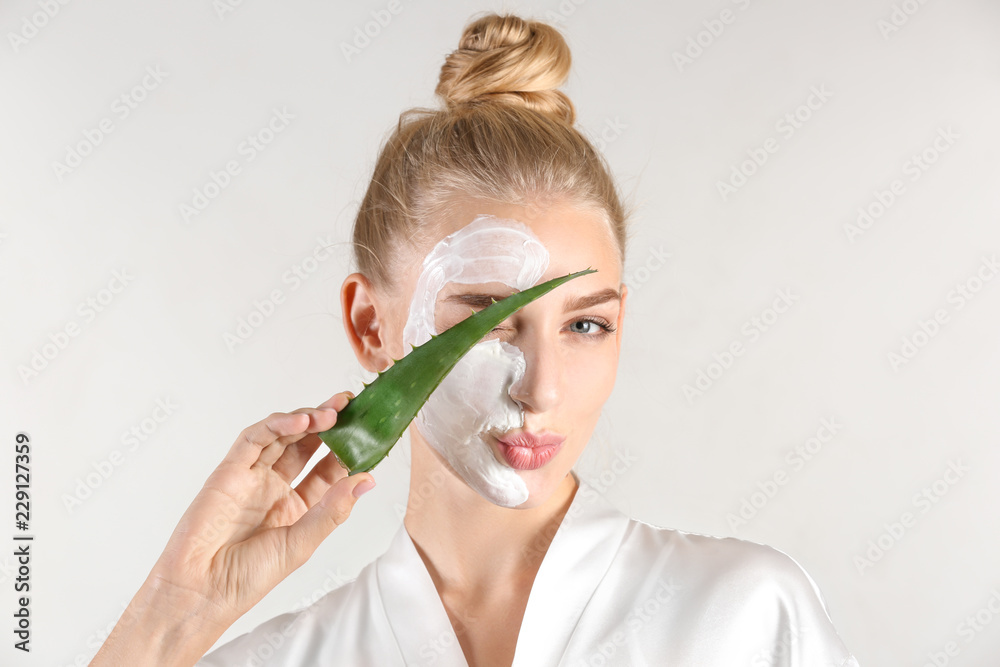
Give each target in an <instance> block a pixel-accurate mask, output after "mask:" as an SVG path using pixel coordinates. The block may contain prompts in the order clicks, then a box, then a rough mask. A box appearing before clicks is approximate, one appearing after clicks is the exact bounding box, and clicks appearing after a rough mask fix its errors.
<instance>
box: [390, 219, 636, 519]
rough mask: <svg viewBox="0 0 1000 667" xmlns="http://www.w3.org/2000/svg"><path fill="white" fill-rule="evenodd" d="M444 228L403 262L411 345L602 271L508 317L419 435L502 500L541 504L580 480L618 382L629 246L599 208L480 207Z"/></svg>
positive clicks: (427, 416) (415, 434) (434, 406)
mask: <svg viewBox="0 0 1000 667" xmlns="http://www.w3.org/2000/svg"><path fill="white" fill-rule="evenodd" d="M437 231H438V238H437V239H436V240H435V243H434V244H433V245H431V246H430V247H427V248H421V249H419V250H415V251H414V252H413V253H412V256H411V257H409V258H404V261H403V262H401V263H400V265H402V266H409V267H411V268H410V271H409V272H408V274H407V275H406V276H405V282H403V284H405V285H406V289H405V290H402V291H403V292H404V293H403V294H398V295H397V296H396V303H395V304H394V306H393V307H391V308H390V311H391V313H392V314H395V315H396V318H395V325H394V326H393V327H392V330H393V331H395V332H399V334H398V336H399V338H398V340H400V341H401V343H402V345H401V349H405V350H409V349H410V345H411V344H412V345H419V344H421V343H423V342H425V341H426V340H428V339H429V338H430V334H432V333H435V334H436V333H440V332H441V331H444V330H445V329H447V328H449V327H451V326H454V325H455V324H457V323H458V322H460V321H461V320H463V319H465V318H466V317H468V316H469V315H471V311H472V310H475V311H479V310H482V309H483V308H485V307H486V306H488V305H489V304H490V299H491V298H493V299H497V300H499V299H501V298H504V297H506V296H509V295H510V294H512V293H514V292H515V291H521V290H524V289H527V288H528V287H531V286H533V285H536V284H538V283H540V282H544V281H546V280H549V279H551V278H555V277H558V276H561V275H565V274H567V273H572V272H575V271H580V270H583V269H586V268H588V267H589V268H594V269H597V272H596V273H591V274H588V275H585V276H581V277H579V278H576V279H574V280H571V281H569V282H568V283H565V284H563V285H560V286H559V287H557V288H556V289H554V290H553V291H551V292H549V293H548V294H546V295H544V296H542V297H540V298H539V299H537V300H536V301H534V302H532V303H530V304H528V305H527V306H525V307H524V308H522V309H521V310H519V311H518V312H517V313H515V314H514V315H512V316H511V317H510V318H509V319H507V320H506V321H504V322H502V323H501V324H500V325H499V326H498V327H497V328H496V329H494V330H493V331H492V332H491V333H490V334H488V335H487V336H486V337H485V338H484V339H483V340H482V341H480V343H478V344H477V345H476V346H474V347H473V349H472V350H470V352H469V353H467V354H466V355H465V356H464V357H463V358H462V359H461V360H460V361H459V362H458V364H457V365H456V367H455V368H454V369H453V370H452V371H451V372H450V373H449V374H448V376H447V377H446V378H445V380H444V381H443V382H442V383H441V385H440V386H439V387H438V388H437V389H436V390H435V391H434V393H433V394H432V395H431V398H430V400H428V402H427V404H426V405H425V406H424V408H422V409H421V411H420V413H419V414H418V416H417V419H416V420H414V423H413V426H411V429H410V434H411V440H412V442H413V445H414V447H417V446H428V447H429V448H430V449H431V450H433V452H435V456H436V458H437V459H438V462H439V463H440V465H442V466H443V467H444V468H446V469H448V470H449V471H450V472H451V473H453V474H455V475H456V476H458V477H459V478H461V479H462V480H464V481H465V483H466V484H468V486H470V487H471V488H472V489H474V490H475V491H476V492H478V493H479V494H480V495H481V496H482V497H484V498H486V499H487V500H489V501H490V502H492V503H494V504H497V505H501V506H504V507H522V508H527V507H534V506H537V505H538V504H540V503H541V502H544V500H545V499H546V498H548V497H549V496H550V495H551V494H552V492H553V491H554V490H555V489H556V488H557V487H558V486H559V484H560V483H561V482H562V481H563V480H564V479H565V477H566V475H568V474H569V471H570V469H571V468H572V467H573V465H574V464H575V463H576V461H577V459H578V458H579V456H580V454H581V453H582V451H583V448H584V447H585V446H586V444H587V441H588V440H589V439H590V436H591V434H592V432H593V429H594V427H595V425H596V423H597V420H598V418H599V416H600V411H601V408H602V406H603V405H604V402H605V401H606V400H607V398H608V396H609V395H610V393H611V390H612V388H613V386H614V380H615V374H616V371H617V366H618V354H619V349H620V334H621V325H622V320H623V315H624V292H625V287H624V285H622V284H621V283H620V279H621V267H620V266H619V253H618V249H617V246H616V245H615V242H614V240H613V237H612V235H611V231H610V229H609V226H608V224H607V222H605V220H604V218H603V216H602V215H601V214H600V213H599V212H595V211H581V210H578V209H576V208H573V207H571V206H569V205H568V204H565V203H560V204H554V205H549V206H545V207H521V206H514V205H496V204H486V203H483V202H476V201H470V202H468V203H466V204H465V205H463V206H462V207H460V208H459V209H458V210H456V212H455V214H454V215H453V216H452V217H451V218H449V219H446V220H443V221H442V224H441V225H440V227H439V229H438V230H437ZM404 317H405V320H404ZM387 319H388V318H387ZM400 356H401V355H400ZM395 358H399V357H395ZM525 439H527V440H525Z"/></svg>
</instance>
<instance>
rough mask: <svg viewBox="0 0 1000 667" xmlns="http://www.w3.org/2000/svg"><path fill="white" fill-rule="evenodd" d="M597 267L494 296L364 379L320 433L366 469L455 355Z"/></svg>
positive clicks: (354, 467) (352, 465)
mask: <svg viewBox="0 0 1000 667" xmlns="http://www.w3.org/2000/svg"><path fill="white" fill-rule="evenodd" d="M595 272H596V269H589V268H588V269H586V270H585V271H577V272H576V273H570V274H567V275H565V276H560V277H559V278H553V279H552V280H549V281H547V282H544V283H542V284H540V285H535V286H534V287H531V288H529V289H526V290H524V291H523V292H516V293H514V294H511V295H510V296H508V297H506V298H504V299H501V300H500V301H494V302H493V303H491V304H490V305H489V306H487V307H486V308H484V309H483V310H481V311H479V312H478V313H474V314H473V315H471V316H470V317H467V318H465V319H464V320H462V321H461V322H459V323H458V324H456V325H455V326H453V327H451V328H449V329H447V330H445V331H443V332H441V333H440V334H438V335H436V336H431V339H430V340H429V341H427V342H426V343H424V344H423V345H420V346H417V347H412V346H411V350H410V352H409V354H407V355H405V356H404V357H403V358H402V359H399V360H394V363H393V364H392V366H390V367H389V368H387V369H386V370H384V371H382V372H380V373H379V374H378V377H377V378H375V379H374V380H372V382H371V384H366V385H365V386H364V389H362V391H361V393H360V394H358V395H357V396H356V397H354V398H353V399H351V401H350V402H349V403H348V404H347V407H345V408H344V409H343V410H341V411H340V413H339V414H338V415H337V423H336V424H335V425H334V427H333V428H331V429H329V430H327V431H323V432H322V433H320V434H319V437H320V439H322V440H323V442H325V443H326V444H327V446H328V447H329V448H330V449H331V450H333V453H334V454H336V455H337V458H338V459H339V460H340V463H341V464H342V465H343V466H344V467H345V468H347V470H348V471H349V473H350V474H351V475H354V474H357V473H359V472H368V471H369V470H371V469H372V468H374V467H375V466H376V465H378V463H379V462H380V461H381V460H382V459H384V458H385V456H386V455H387V454H388V453H389V450H390V449H392V448H393V446H394V445H395V444H396V442H398V441H399V439H400V438H401V437H402V435H403V431H405V430H406V427H407V426H409V425H410V422H411V421H413V418H414V417H416V416H417V412H419V411H420V408H421V407H422V406H423V405H424V403H426V402H427V399H428V398H430V395H431V393H433V391H434V390H435V389H436V388H437V386H438V385H439V384H441V381H442V380H444V378H445V376H446V375H448V373H449V372H450V371H451V369H452V368H454V367H455V364H457V363H458V360H459V359H461V358H462V357H464V356H465V354H466V353H467V352H468V351H469V350H471V349H472V347H473V346H474V345H475V344H476V343H478V342H480V341H481V340H482V339H483V337H484V336H486V334H488V333H489V332H490V331H491V330H492V329H493V328H494V327H496V326H497V325H498V324H500V323H501V322H503V321H504V320H505V319H507V318H508V317H510V316H511V315H512V314H513V313H515V312H516V311H518V310H520V309H521V308H523V307H524V306H526V305H528V304H529V303H531V302H532V301H534V300H535V299H537V298H538V297H540V296H542V295H543V294H545V293H547V292H549V291H551V290H552V289H554V288H556V287H558V286H559V285H562V284H563V283H565V282H567V281H570V280H572V279H574V278H577V277H579V276H582V275H586V274H588V273H595Z"/></svg>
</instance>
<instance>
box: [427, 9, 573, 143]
mask: <svg viewBox="0 0 1000 667" xmlns="http://www.w3.org/2000/svg"><path fill="white" fill-rule="evenodd" d="M570 62H571V57H570V51H569V46H568V45H567V44H566V40H565V39H564V38H563V36H562V34H561V33H560V32H559V31H558V30H556V29H555V28H553V27H552V26H550V25H549V24H547V23H543V22H541V21H527V20H525V19H522V18H520V17H518V16H513V15H505V16H500V15H498V14H489V15H487V16H484V17H482V18H480V19H477V20H475V21H473V22H472V23H470V24H468V25H467V26H466V27H465V31H464V33H463V34H462V39H461V41H460V42H459V48H458V49H457V50H455V51H452V52H451V53H450V54H449V55H448V57H447V58H445V63H444V65H442V67H441V77H440V79H439V80H438V85H437V88H435V90H434V92H435V93H436V94H437V95H438V96H440V97H441V98H443V99H444V102H445V105H446V106H447V108H448V109H454V108H456V107H458V106H460V105H475V104H477V103H481V102H500V103H506V104H520V105H522V106H525V107H528V108H529V109H534V110H536V111H541V112H543V113H546V114H549V115H553V116H556V117H557V118H560V119H562V120H564V121H566V122H567V123H569V124H570V125H572V124H573V123H574V121H575V119H576V112H575V110H574V108H573V103H572V102H570V100H569V98H568V97H567V96H566V95H565V94H564V93H563V92H561V91H559V90H556V88H558V87H559V86H561V85H562V84H563V83H564V82H565V81H566V79H567V78H568V77H569V68H570Z"/></svg>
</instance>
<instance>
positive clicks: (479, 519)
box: [403, 429, 577, 597]
mask: <svg viewBox="0 0 1000 667" xmlns="http://www.w3.org/2000/svg"><path fill="white" fill-rule="evenodd" d="M414 431H416V429H412V430H411V435H412V437H411V443H412V457H411V470H410V492H409V497H408V499H407V507H406V516H405V517H404V519H403V523H404V525H405V526H406V531H407V533H409V535H410V538H411V539H412V540H413V543H414V545H415V546H416V548H417V552H418V553H419V554H420V557H421V558H422V559H423V561H424V564H425V565H426V566H427V570H428V572H429V573H430V575H431V578H432V579H433V580H434V583H435V585H436V586H437V589H438V592H439V594H441V595H442V597H444V596H445V595H463V596H464V595H489V594H490V591H494V592H495V591H497V590H500V589H504V588H510V587H511V586H512V584H513V585H514V586H515V587H516V588H518V589H523V590H530V588H531V583H532V582H533V581H534V577H535V574H536V573H537V571H538V567H539V565H541V562H542V557H543V556H544V555H545V553H546V551H548V547H549V544H550V543H551V542H552V538H553V537H554V536H555V533H556V530H557V529H558V528H559V525H560V524H561V523H562V519H563V516H565V514H566V512H567V510H568V509H569V506H570V504H571V503H572V501H573V497H574V496H575V494H576V490H577V482H576V480H575V479H574V478H573V475H571V474H570V475H566V477H565V478H564V479H563V480H562V481H561V482H560V483H559V484H558V486H557V487H556V489H555V491H554V492H553V493H552V495H551V496H549V497H548V498H546V499H545V500H544V501H543V502H541V503H539V504H538V505H536V506H534V507H530V508H526V509H514V508H508V507H501V506H499V505H494V504H493V503H491V502H490V501H488V500H486V499H485V498H483V497H482V496H480V495H479V494H478V493H476V492H475V491H474V490H472V489H471V488H469V486H468V485H466V483H465V482H464V481H463V480H462V479H461V478H460V477H458V476H457V475H456V474H455V473H454V472H452V470H451V469H450V468H449V467H448V466H447V464H446V463H445V462H444V460H443V459H442V458H441V457H440V456H439V455H438V454H437V452H435V451H433V450H432V449H431V448H430V446H429V445H427V443H426V442H424V440H423V438H421V437H420V436H419V434H415V433H414Z"/></svg>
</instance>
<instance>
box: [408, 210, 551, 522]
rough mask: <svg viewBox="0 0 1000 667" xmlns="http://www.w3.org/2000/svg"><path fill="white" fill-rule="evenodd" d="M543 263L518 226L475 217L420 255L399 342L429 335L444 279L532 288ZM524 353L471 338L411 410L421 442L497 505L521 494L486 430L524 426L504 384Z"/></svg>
mask: <svg viewBox="0 0 1000 667" xmlns="http://www.w3.org/2000/svg"><path fill="white" fill-rule="evenodd" d="M548 265H549V253H548V251H547V250H546V249H545V246H543V245H542V243H541V242H540V241H539V240H538V238H537V237H536V236H535V235H534V234H533V233H532V231H531V229H529V228H528V227H527V226H526V225H524V224H522V223H520V222H517V221H516V220H507V219H504V218H497V217H494V216H490V215H479V216H477V217H476V219H475V220H473V221H472V222H470V223H469V224H468V225H466V226H465V227H463V228H462V229H460V230H458V231H457V232H455V233H454V234H451V235H449V236H447V237H445V238H444V239H442V240H441V241H440V242H439V243H438V244H437V245H436V246H434V249H433V250H431V252H430V253H428V255H427V257H426V258H424V263H423V269H422V272H421V274H420V277H419V278H418V280H417V286H416V289H415V291H414V293H413V300H412V301H411V303H410V313H409V318H408V320H407V322H406V327H405V328H404V329H403V344H404V347H406V346H409V345H420V344H422V343H424V342H426V341H428V340H430V338H431V334H432V333H433V334H435V335H437V334H438V333H440V332H438V331H437V329H436V325H435V318H434V313H435V306H436V304H437V299H438V294H439V293H440V292H441V290H442V289H443V288H444V287H445V285H447V284H448V283H453V282H454V283H463V284H481V283H493V282H500V283H503V284H505V285H508V286H510V287H512V288H514V289H517V290H525V289H528V288H529V287H533V286H534V285H535V284H536V283H537V282H538V281H539V279H541V277H542V275H544V273H545V269H546V268H548ZM524 371H525V363H524V355H523V354H522V353H521V351H520V350H519V349H517V347H515V346H513V345H510V344H509V343H504V342H501V341H499V340H497V339H491V340H489V341H484V342H481V343H477V344H476V345H475V346H473V348H472V349H471V350H469V352H468V353H466V355H465V356H464V357H462V358H461V359H460V360H459V361H458V363H457V364H456V365H455V368H453V369H452V371H451V372H450V373H449V374H448V376H447V377H445V379H444V380H443V381H442V382H441V384H440V385H438V387H437V389H435V390H434V392H433V393H432V394H431V396H430V398H429V399H428V401H427V403H425V404H424V406H423V407H422V408H421V409H420V412H418V413H417V417H416V424H417V429H418V430H419V431H420V434H421V435H422V436H423V437H424V439H425V440H427V442H428V444H430V445H431V446H432V447H433V448H434V449H435V450H436V451H437V452H438V453H439V454H441V456H443V457H444V458H445V460H447V461H448V463H449V464H450V465H451V467H452V468H453V469H454V470H455V472H456V473H458V475H459V476H461V477H462V479H464V480H465V482H466V483H467V484H468V485H469V486H470V487H472V488H473V489H475V490H476V491H477V492H478V493H479V495H481V496H483V497H484V498H486V499H487V500H489V501H490V502H492V503H494V504H496V505H501V506H503V507H516V506H517V505H520V504H521V503H523V502H524V501H526V500H527V499H528V487H527V485H526V484H525V483H524V480H523V479H521V477H520V475H519V474H518V472H517V471H516V470H514V469H513V468H511V467H510V466H508V465H507V464H506V463H501V462H500V461H497V459H496V458H495V457H494V456H493V452H492V450H491V449H490V446H489V444H488V443H487V441H486V439H485V437H486V434H488V433H490V432H493V433H502V432H505V431H509V430H511V429H515V428H520V427H521V426H523V424H524V413H523V411H522V410H521V406H520V405H519V404H518V403H517V401H515V400H514V399H512V398H511V397H510V389H511V387H512V386H514V385H515V384H516V383H517V382H519V381H520V380H521V378H522V377H523V376H524Z"/></svg>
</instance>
